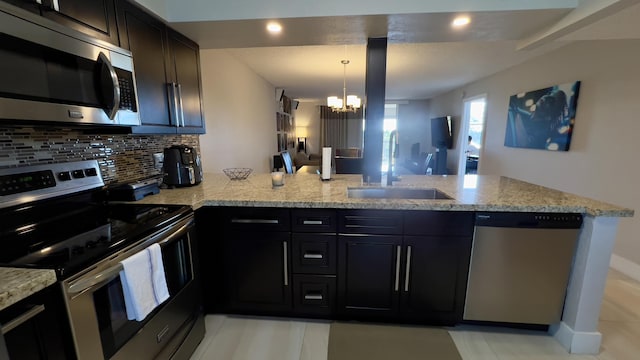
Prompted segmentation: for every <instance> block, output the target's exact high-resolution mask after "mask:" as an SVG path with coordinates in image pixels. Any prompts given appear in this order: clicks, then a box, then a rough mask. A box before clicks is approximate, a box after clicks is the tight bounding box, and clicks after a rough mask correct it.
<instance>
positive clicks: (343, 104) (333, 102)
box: [327, 60, 362, 112]
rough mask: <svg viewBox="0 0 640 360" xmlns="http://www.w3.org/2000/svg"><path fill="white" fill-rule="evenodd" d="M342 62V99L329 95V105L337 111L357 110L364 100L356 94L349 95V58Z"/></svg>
mask: <svg viewBox="0 0 640 360" xmlns="http://www.w3.org/2000/svg"><path fill="white" fill-rule="evenodd" d="M341 63H342V65H343V66H344V77H343V87H342V99H340V98H338V97H337V96H329V97H328V98H327V106H329V107H330V108H331V109H332V110H333V111H335V112H348V111H351V112H356V111H357V110H358V109H359V108H360V105H361V104H362V101H361V100H360V98H359V97H357V96H356V95H349V96H347V64H349V60H342V61H341Z"/></svg>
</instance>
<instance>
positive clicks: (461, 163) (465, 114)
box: [458, 93, 488, 176]
mask: <svg viewBox="0 0 640 360" xmlns="http://www.w3.org/2000/svg"><path fill="white" fill-rule="evenodd" d="M478 99H484V103H485V107H484V114H482V117H483V118H484V119H483V122H482V138H483V139H480V143H481V144H482V148H481V149H480V151H481V152H482V149H484V137H485V134H484V133H485V130H486V128H487V125H486V124H487V104H488V101H487V94H486V93H483V94H479V95H474V96H470V97H467V98H464V99H462V119H461V121H460V136H458V149H460V152H459V153H458V175H459V176H463V175H464V173H465V170H466V167H467V154H466V149H467V142H468V141H469V140H468V136H469V121H470V120H471V119H470V118H471V115H470V109H471V106H470V104H471V102H472V101H474V100H478ZM481 157H482V156H481ZM479 165H480V161H478V166H479Z"/></svg>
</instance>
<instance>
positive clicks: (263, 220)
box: [222, 208, 291, 231]
mask: <svg viewBox="0 0 640 360" xmlns="http://www.w3.org/2000/svg"><path fill="white" fill-rule="evenodd" d="M222 213H225V214H227V215H225V218H224V221H225V226H226V228H227V229H231V230H241V231H289V229H290V226H291V221H290V219H289V210H288V209H272V208H231V209H226V210H224V211H223V212H222Z"/></svg>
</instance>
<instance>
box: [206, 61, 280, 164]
mask: <svg viewBox="0 0 640 360" xmlns="http://www.w3.org/2000/svg"><path fill="white" fill-rule="evenodd" d="M200 57H201V59H200V62H201V68H202V87H203V89H202V92H203V101H204V112H205V119H206V122H207V123H206V126H207V133H206V134H205V135H202V136H201V137H200V149H201V152H202V160H203V168H204V171H206V172H221V171H222V169H224V168H228V167H250V168H253V171H254V173H256V172H268V171H270V169H271V159H272V157H273V154H276V153H277V148H276V101H275V88H274V87H273V86H272V85H271V84H270V83H268V82H267V81H266V80H264V79H263V78H261V77H260V76H258V75H257V74H256V73H255V72H253V71H252V70H251V69H249V68H248V67H247V66H246V65H244V64H242V63H240V62H239V61H237V60H236V59H235V58H234V57H233V56H231V55H230V54H229V53H228V52H227V51H226V50H202V51H200Z"/></svg>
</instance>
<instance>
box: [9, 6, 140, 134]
mask: <svg viewBox="0 0 640 360" xmlns="http://www.w3.org/2000/svg"><path fill="white" fill-rule="evenodd" d="M0 24H1V25H0V125H2V124H3V123H4V124H7V123H9V122H10V121H14V122H15V121H20V122H24V121H27V122H64V123H74V124H97V125H125V126H131V125H140V116H139V113H138V104H137V96H136V83H135V76H134V71H133V58H132V56H131V53H130V52H129V51H127V50H125V49H122V48H119V47H117V46H114V45H111V44H109V43H106V42H104V41H101V40H97V39H93V38H91V37H89V36H87V35H84V34H82V33H79V32H76V31H75V30H72V29H68V28H66V27H64V26H62V25H59V24H57V23H54V22H52V21H51V20H49V19H45V18H43V17H40V16H38V15H36V14H32V13H29V12H27V11H24V10H23V9H19V8H17V7H14V6H12V5H9V4H6V3H4V2H0Z"/></svg>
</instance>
